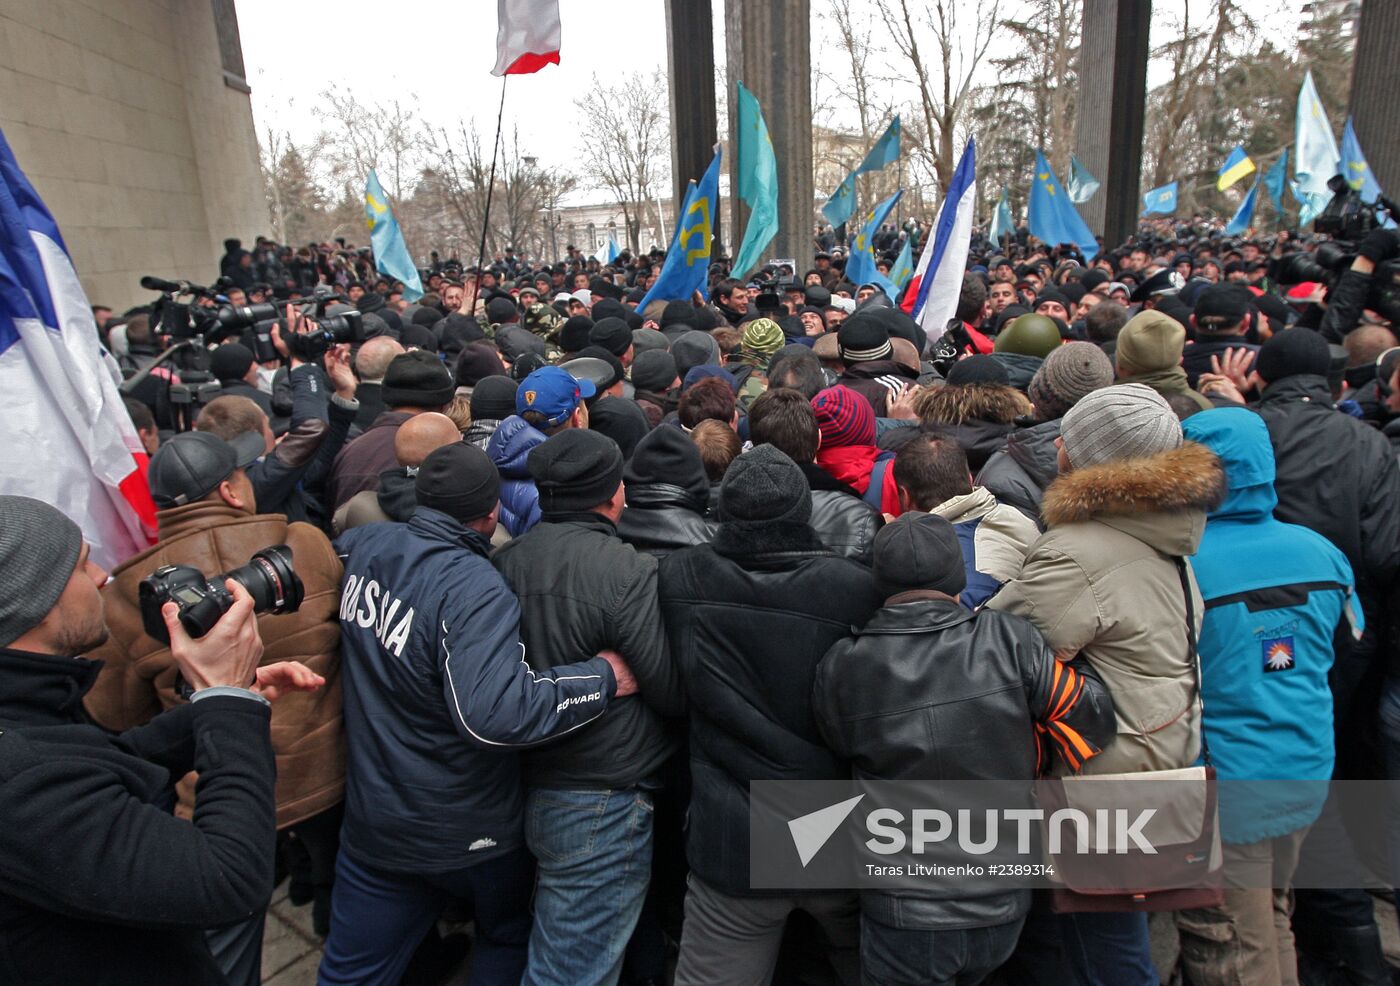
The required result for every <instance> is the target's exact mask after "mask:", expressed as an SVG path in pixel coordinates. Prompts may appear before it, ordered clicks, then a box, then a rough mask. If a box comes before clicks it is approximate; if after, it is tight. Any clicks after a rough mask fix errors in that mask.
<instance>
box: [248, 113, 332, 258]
mask: <svg viewBox="0 0 1400 986" xmlns="http://www.w3.org/2000/svg"><path fill="white" fill-rule="evenodd" d="M258 150H259V163H260V165H261V168H262V179H263V192H264V195H265V196H266V198H267V207H268V218H269V219H270V220H271V223H272V233H273V236H274V237H275V238H276V239H277V240H278V242H281V243H304V242H307V241H309V240H311V239H314V238H316V237H319V236H323V235H325V233H326V232H327V230H328V229H329V225H328V223H327V219H328V216H327V211H326V207H327V199H326V193H325V192H324V190H323V189H322V188H321V186H320V184H319V182H318V180H317V178H316V175H315V174H314V173H313V172H312V169H311V167H310V165H309V164H308V163H307V154H306V152H305V151H304V150H302V149H301V148H299V147H297V145H296V144H295V143H294V142H293V141H292V138H291V135H290V134H288V133H286V132H285V131H284V132H281V133H279V132H277V131H275V130H272V129H271V128H269V129H268V131H267V133H266V134H265V135H264V137H263V139H262V140H261V141H259V145H258Z"/></svg>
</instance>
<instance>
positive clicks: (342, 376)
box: [195, 347, 359, 527]
mask: <svg viewBox="0 0 1400 986" xmlns="http://www.w3.org/2000/svg"><path fill="white" fill-rule="evenodd" d="M290 363H291V369H290V371H289V372H288V374H287V380H288V383H289V385H290V388H291V397H292V407H291V416H290V418H289V419H288V422H287V424H288V428H287V431H286V433H285V434H284V435H283V436H282V438H281V439H280V440H274V439H273V436H272V427H271V424H270V422H269V421H268V418H267V414H266V413H265V412H264V411H263V410H262V408H261V406H259V407H257V408H253V407H250V406H249V404H248V401H247V399H246V398H243V397H240V396H236V395H229V396H221V397H216V398H215V399H214V400H212V401H210V402H209V403H208V404H206V405H205V406H204V408H203V409H202V410H201V411H200V412H199V417H198V418H196V419H195V428H196V429H197V430H199V431H204V432H208V433H209V434H211V435H216V436H218V437H219V438H222V439H223V440H224V441H226V442H234V441H235V440H236V439H237V438H238V436H240V435H256V436H258V438H259V439H261V440H262V441H263V442H264V444H265V454H264V455H263V456H262V457H261V458H260V459H259V460H258V461H256V462H253V463H250V464H249V465H248V467H247V469H246V472H247V474H248V480H249V482H251V483H252V485H253V493H254V495H255V496H256V498H257V501H258V504H259V506H260V508H261V509H262V511H263V512H264V513H284V514H286V515H287V517H288V519H290V520H293V521H307V522H309V523H313V524H316V525H317V526H320V527H324V526H325V524H326V521H327V520H328V519H329V518H328V516H327V515H326V512H325V507H324V496H325V491H326V486H327V483H328V480H329V477H330V473H331V469H332V467H333V464H334V462H335V460H336V456H337V455H339V453H340V452H341V450H342V449H343V448H344V447H345V440H346V439H347V438H348V437H349V434H350V429H351V427H352V426H353V424H354V421H355V417H356V415H357V414H358V411H359V404H358V403H357V397H356V394H357V392H358V386H357V384H356V382H355V376H354V374H353V373H352V372H351V369H350V361H349V354H348V352H346V351H345V350H344V349H343V348H341V347H338V348H336V349H332V350H330V351H329V352H327V353H326V355H325V366H326V372H325V373H324V375H323V374H322V371H321V369H320V367H319V366H317V365H315V364H312V363H306V362H303V361H302V360H301V359H299V358H298V357H296V356H295V355H292V356H291V359H290ZM327 380H328V381H329V382H330V384H331V387H332V388H334V389H333V392H331V393H330V394H327V392H326V386H325V384H326V382H327Z"/></svg>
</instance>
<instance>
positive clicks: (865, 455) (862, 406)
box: [812, 384, 900, 517]
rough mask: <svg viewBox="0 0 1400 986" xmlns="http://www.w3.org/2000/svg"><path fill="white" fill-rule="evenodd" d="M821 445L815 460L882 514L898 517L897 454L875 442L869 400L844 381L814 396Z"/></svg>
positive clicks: (835, 478) (813, 407) (873, 416)
mask: <svg viewBox="0 0 1400 986" xmlns="http://www.w3.org/2000/svg"><path fill="white" fill-rule="evenodd" d="M812 410H813V411H814V412H816V418H817V428H818V429H819V431H820V433H821V444H820V446H819V447H818V448H817V458H816V463H817V465H818V466H820V467H821V468H822V469H823V470H824V471H825V472H826V473H827V474H828V475H829V476H830V477H831V478H832V479H834V480H836V481H837V482H840V483H844V484H846V485H847V486H849V487H851V489H853V490H855V491H856V493H857V494H859V495H860V497H861V499H862V500H864V501H865V502H866V503H868V504H870V505H871V506H872V507H875V508H876V509H877V510H879V511H880V512H881V513H882V514H889V515H891V516H895V517H897V516H899V511H900V506H899V491H898V488H897V487H896V484H895V480H894V476H893V470H894V454H893V453H892V452H887V451H884V450H882V449H879V448H877V447H876V445H875V415H874V413H873V412H872V411H871V408H870V402H869V401H866V400H865V399H864V398H863V397H861V395H860V394H858V393H856V392H855V391H854V390H852V389H850V388H849V387H846V386H844V385H841V384H837V385H836V386H835V387H829V388H827V389H826V390H823V391H822V392H821V393H819V394H817V396H816V397H814V398H812Z"/></svg>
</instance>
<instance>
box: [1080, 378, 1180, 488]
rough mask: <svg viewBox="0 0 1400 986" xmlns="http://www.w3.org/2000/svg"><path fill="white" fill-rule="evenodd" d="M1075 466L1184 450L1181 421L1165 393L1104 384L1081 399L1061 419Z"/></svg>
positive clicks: (1137, 386) (1125, 385)
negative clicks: (1163, 394)
mask: <svg viewBox="0 0 1400 986" xmlns="http://www.w3.org/2000/svg"><path fill="white" fill-rule="evenodd" d="M1060 437H1061V438H1062V439H1064V443H1065V454H1066V455H1068V456H1069V461H1070V465H1072V466H1074V468H1076V469H1085V468H1087V467H1089V466H1096V465H1099V464H1100V463H1103V462H1113V461H1116V460H1118V459H1143V458H1146V457H1148V456H1151V455H1156V454H1158V453H1159V452H1169V451H1171V450H1172V449H1178V448H1181V441H1182V439H1181V422H1180V421H1179V420H1178V419H1177V416H1176V412H1174V411H1173V410H1172V409H1171V407H1170V406H1169V405H1168V404H1167V402H1166V401H1165V400H1163V399H1162V396H1161V395H1160V394H1158V393H1157V392H1156V391H1155V390H1153V389H1152V388H1150V387H1145V386H1143V385H1142V384H1140V383H1123V384H1118V385H1117V386H1113V387H1104V388H1103V389H1102V390H1096V391H1094V392H1093V393H1091V394H1089V395H1088V396H1087V397H1084V398H1082V399H1081V400H1080V401H1079V403H1078V404H1076V405H1074V407H1072V408H1070V409H1069V412H1068V413H1067V414H1066V415H1065V416H1064V420H1063V421H1061V422H1060Z"/></svg>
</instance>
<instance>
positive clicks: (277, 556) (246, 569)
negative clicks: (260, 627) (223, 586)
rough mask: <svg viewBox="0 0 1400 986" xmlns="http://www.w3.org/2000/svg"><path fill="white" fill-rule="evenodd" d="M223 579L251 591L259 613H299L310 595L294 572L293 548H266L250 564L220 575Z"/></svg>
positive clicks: (254, 606)
mask: <svg viewBox="0 0 1400 986" xmlns="http://www.w3.org/2000/svg"><path fill="white" fill-rule="evenodd" d="M223 579H233V580H234V581H235V582H237V583H238V584H239V585H241V586H243V588H245V589H247V590H248V595H250V596H252V597H253V611H254V612H255V613H295V612H296V611H297V610H298V609H299V608H301V601H302V598H303V597H304V595H305V592H306V590H305V588H304V587H303V586H302V584H301V579H300V578H299V577H298V576H297V573H296V572H295V571H293V569H292V549H291V548H290V547H288V546H287V545H285V544H279V545H277V546H276V547H272V548H264V549H263V550H262V551H259V552H258V553H257V554H255V555H253V557H252V559H250V560H249V562H248V564H246V565H243V566H241V567H239V568H235V569H233V571H231V572H227V573H225V574H224V575H222V576H220V581H222V580H223Z"/></svg>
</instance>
